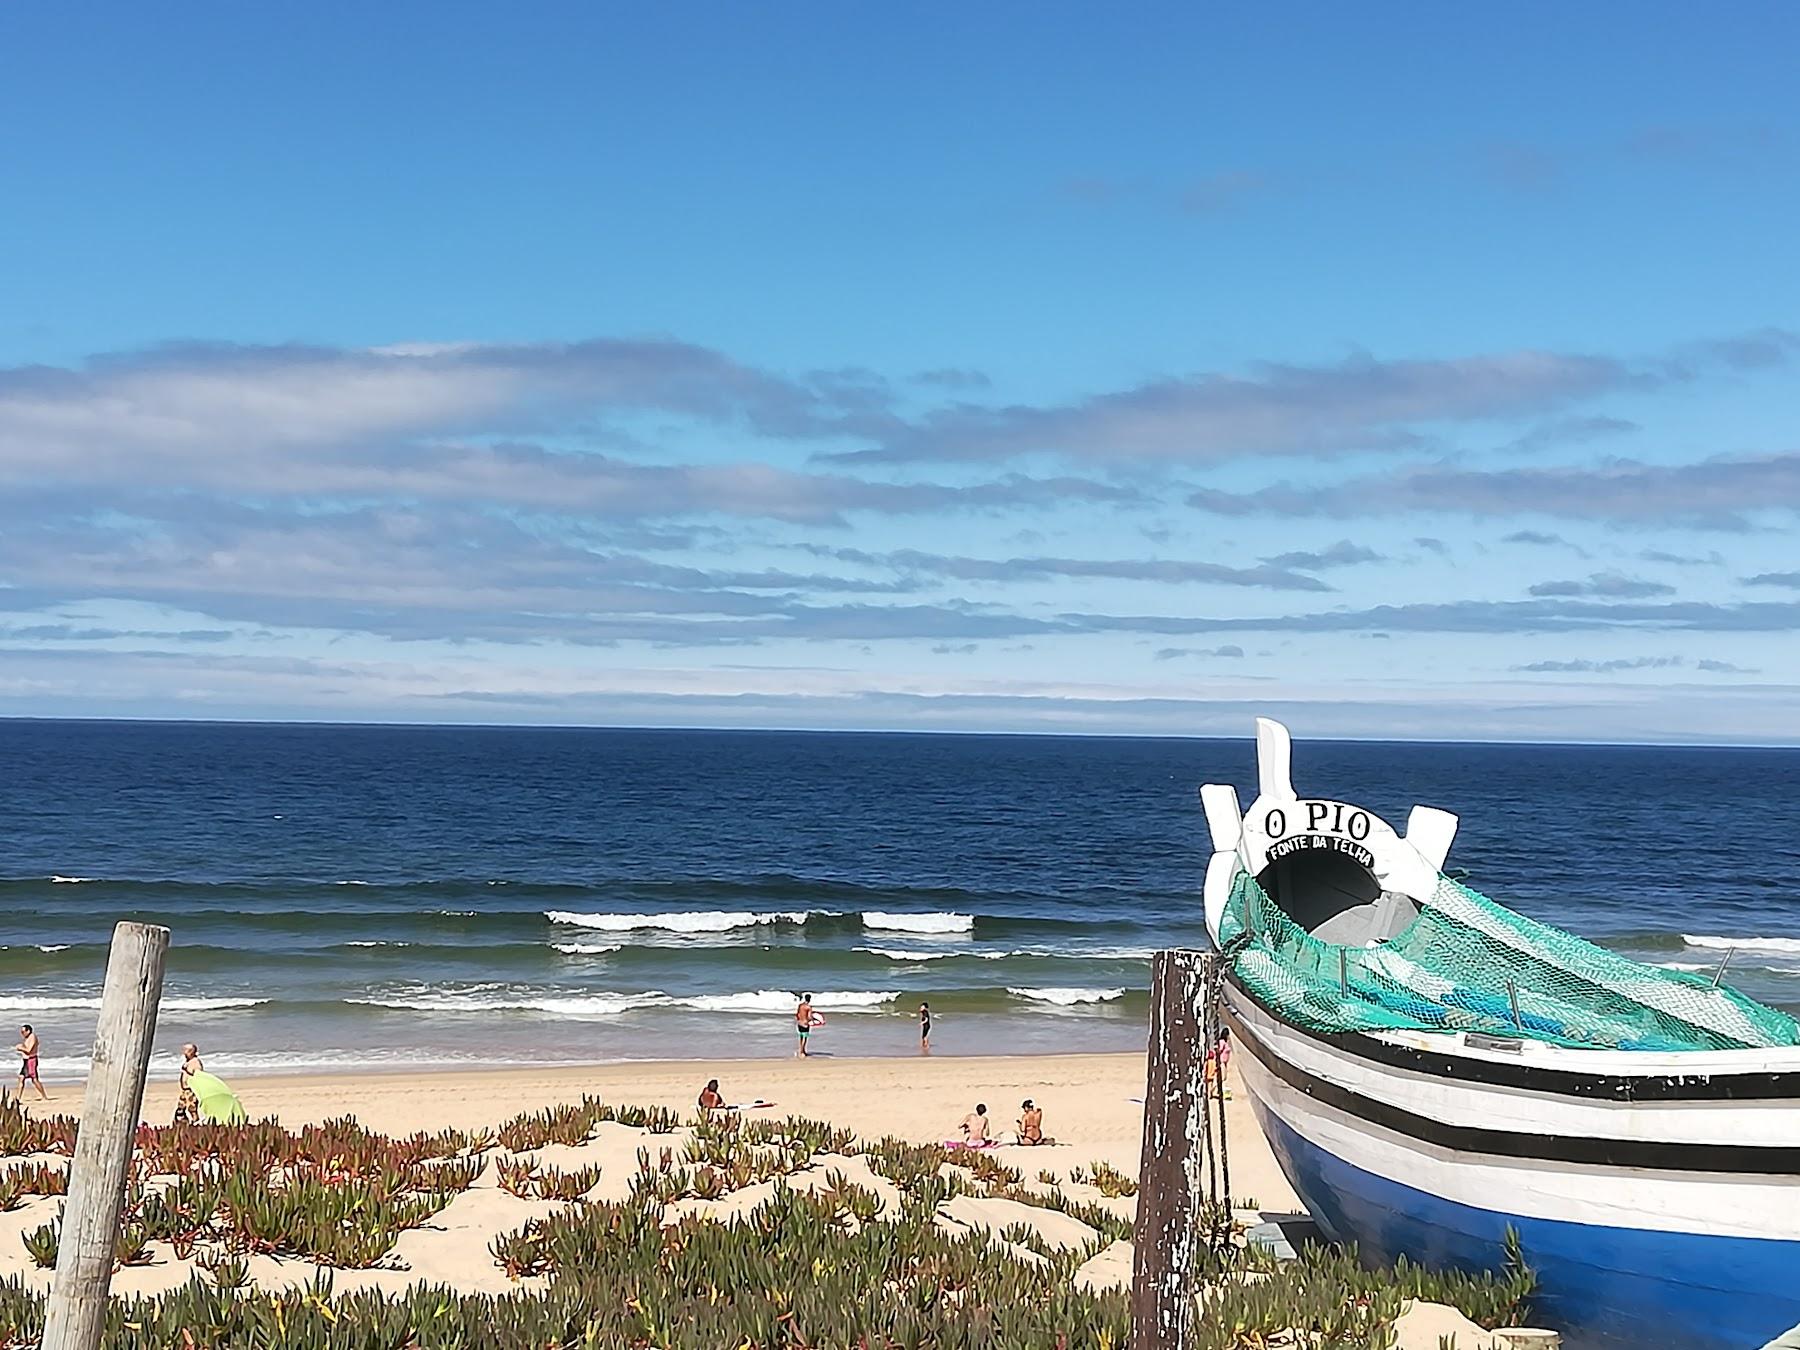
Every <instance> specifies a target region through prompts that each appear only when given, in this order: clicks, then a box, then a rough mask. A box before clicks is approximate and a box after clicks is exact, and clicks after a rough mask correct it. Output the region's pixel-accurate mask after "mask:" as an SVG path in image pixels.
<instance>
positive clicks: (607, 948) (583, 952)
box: [553, 942, 625, 956]
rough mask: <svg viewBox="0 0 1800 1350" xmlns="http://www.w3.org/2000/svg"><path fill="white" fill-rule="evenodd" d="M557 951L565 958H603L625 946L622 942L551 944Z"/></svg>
mask: <svg viewBox="0 0 1800 1350" xmlns="http://www.w3.org/2000/svg"><path fill="white" fill-rule="evenodd" d="M553 945H554V946H555V948H556V950H557V951H559V952H562V953H563V954H564V955H567V956H604V955H605V954H606V953H607V952H616V951H618V950H619V948H621V947H623V946H624V945H625V944H624V943H623V942H558V943H554V944H553Z"/></svg>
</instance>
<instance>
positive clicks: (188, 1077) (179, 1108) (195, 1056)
mask: <svg viewBox="0 0 1800 1350" xmlns="http://www.w3.org/2000/svg"><path fill="white" fill-rule="evenodd" d="M204 1072H206V1065H204V1064H203V1063H201V1062H200V1047H199V1046H197V1045H195V1044H194V1043H193V1042H192V1041H189V1042H188V1043H187V1044H186V1045H184V1046H182V1047H181V1096H180V1097H178V1098H177V1099H176V1101H175V1123H176V1124H177V1125H191V1124H194V1123H197V1122H198V1121H199V1119H200V1101H199V1099H198V1098H196V1097H195V1096H194V1082H193V1078H194V1075H195V1074H197V1073H204Z"/></svg>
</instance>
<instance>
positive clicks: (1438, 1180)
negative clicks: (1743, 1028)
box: [1228, 1004, 1800, 1350]
mask: <svg viewBox="0 0 1800 1350" xmlns="http://www.w3.org/2000/svg"><path fill="white" fill-rule="evenodd" d="M1234 1012H1235V1014H1236V1015H1233V1016H1229V1017H1228V1020H1229V1021H1231V1022H1232V1024H1233V1028H1234V1031H1235V1033H1236V1035H1237V1038H1238V1043H1239V1048H1240V1054H1239V1056H1238V1057H1237V1064H1238V1067H1239V1069H1240V1071H1241V1074H1242V1077H1243V1080H1244V1084H1245V1087H1246V1089H1247V1090H1248V1092H1249V1093H1250V1095H1251V1099H1252V1106H1253V1108H1254V1110H1255V1112H1256V1115H1257V1118H1258V1120H1259V1122H1260V1123H1261V1125H1262V1126H1263V1129H1264V1132H1265V1133H1266V1135H1267V1136H1268V1139H1269V1143H1270V1145H1271V1147H1272V1149H1273V1150H1274V1153H1275V1156H1276V1158H1277V1160H1278V1162H1279V1163H1280V1165H1281V1167H1282V1170H1283V1171H1284V1172H1285V1173H1286V1175H1287V1177H1288V1179H1289V1181H1290V1182H1291V1183H1292V1185H1293V1187H1294V1190H1295V1192H1296V1194H1298V1195H1299V1197H1300V1199H1301V1200H1302V1202H1303V1203H1304V1204H1305V1205H1306V1207H1307V1209H1308V1210H1309V1211H1310V1213H1311V1214H1312V1216H1313V1218H1314V1219H1315V1220H1316V1221H1317V1222H1318V1224H1319V1226H1320V1228H1321V1229H1322V1230H1323V1231H1324V1232H1325V1233H1326V1234H1327V1235H1328V1236H1329V1237H1331V1238H1332V1239H1333V1240H1336V1241H1339V1242H1355V1243H1357V1244H1358V1245H1359V1247H1360V1248H1361V1250H1362V1251H1363V1253H1364V1254H1365V1256H1367V1257H1368V1258H1370V1259H1373V1260H1379V1261H1382V1262H1392V1261H1394V1260H1396V1259H1397V1258H1399V1257H1400V1256H1402V1255H1404V1256H1406V1257H1408V1258H1410V1259H1412V1260H1413V1261H1416V1262H1418V1263H1420V1264H1423V1265H1426V1266H1432V1267H1438V1268H1446V1267H1449V1268H1457V1269H1463V1270H1471V1271H1476V1270H1495V1269H1498V1268H1499V1267H1500V1266H1501V1264H1502V1262H1503V1261H1504V1259H1505V1250H1506V1234H1507V1230H1508V1229H1509V1228H1510V1229H1512V1230H1513V1231H1515V1232H1516V1233H1517V1234H1518V1237H1519V1240H1520V1244H1521V1247H1522V1249H1523V1253H1524V1257H1525V1260H1526V1263H1527V1264H1528V1265H1529V1266H1530V1267H1531V1268H1532V1269H1533V1270H1534V1271H1535V1272H1536V1274H1537V1278H1538V1290H1537V1293H1536V1294H1535V1295H1534V1297H1533V1300H1532V1303H1533V1309H1534V1311H1533V1318H1534V1320H1536V1321H1538V1322H1541V1323H1542V1324H1545V1325H1549V1326H1553V1327H1557V1328H1558V1329H1560V1330H1562V1331H1563V1332H1564V1333H1565V1344H1567V1345H1568V1346H1569V1347H1571V1350H1626V1347H1666V1348H1667V1350H1757V1347H1760V1346H1762V1345H1763V1344H1764V1343H1765V1342H1767V1341H1769V1340H1771V1339H1773V1338H1774V1337H1776V1336H1778V1335H1780V1334H1781V1333H1782V1332H1784V1331H1785V1330H1787V1329H1788V1328H1790V1327H1792V1326H1794V1325H1795V1324H1796V1323H1800V1227H1797V1226H1796V1224H1797V1222H1800V1220H1797V1219H1796V1209H1797V1202H1800V1177H1794V1176H1756V1175H1743V1174H1740V1175H1707V1174H1700V1173H1696V1172H1693V1171H1691V1170H1684V1171H1658V1170H1654V1169H1640V1168H1624V1169H1621V1168H1616V1167H1604V1166H1598V1165H1594V1164H1588V1163H1582V1162H1578V1161H1568V1160H1554V1159H1543V1158H1534V1157H1531V1156H1529V1150H1526V1149H1513V1150H1510V1151H1508V1152H1505V1153H1487V1152H1476V1151H1466V1150H1459V1149H1457V1148H1453V1147H1446V1146H1445V1145H1444V1143H1443V1142H1442V1141H1441V1140H1433V1139H1430V1138H1426V1137H1418V1136H1415V1135H1413V1134H1408V1133H1407V1132H1406V1131H1405V1130H1402V1129H1395V1128H1392V1125H1393V1123H1394V1122H1393V1119H1392V1118H1391V1117H1389V1118H1387V1119H1386V1123H1376V1122H1374V1121H1371V1120H1369V1119H1366V1118H1364V1117H1363V1116H1361V1115H1359V1114H1358V1113H1357V1110H1356V1106H1355V1102H1356V1101H1358V1100H1370V1101H1373V1100H1375V1099H1376V1098H1382V1099H1385V1100H1386V1101H1387V1102H1390V1103H1391V1102H1392V1101H1395V1100H1406V1099H1408V1097H1409V1094H1411V1095H1413V1096H1415V1097H1416V1096H1417V1095H1418V1094H1419V1093H1420V1092H1421V1091H1422V1090H1423V1088H1422V1085H1421V1084H1419V1083H1417V1082H1411V1081H1408V1079H1409V1078H1412V1077H1414V1076H1412V1075H1405V1074H1399V1073H1396V1072H1394V1071H1392V1070H1391V1069H1388V1068H1386V1067H1384V1066H1381V1065H1379V1064H1370V1063H1367V1062H1364V1061H1360V1060H1357V1059H1356V1058H1355V1057H1353V1056H1349V1055H1341V1054H1340V1057H1339V1059H1340V1062H1338V1063H1336V1064H1335V1065H1333V1064H1331V1063H1330V1062H1321V1059H1320V1056H1321V1055H1322V1054H1324V1055H1329V1054H1331V1053H1332V1052H1333V1048H1332V1047H1330V1046H1322V1045H1321V1044H1320V1043H1319V1042H1314V1041H1308V1040H1306V1038H1304V1037H1300V1038H1299V1039H1298V1040H1296V1038H1295V1036H1294V1034H1293V1032H1292V1029H1291V1028H1283V1027H1281V1026H1279V1025H1278V1024H1276V1023H1274V1022H1273V1021H1272V1019H1271V1018H1270V1017H1269V1015H1268V1014H1267V1013H1266V1012H1265V1011H1264V1010H1261V1009H1248V1010H1246V1009H1245V1008H1244V1007H1243V1006H1242V1005H1241V1004H1240V1005H1239V1006H1238V1007H1237V1008H1235V1009H1234ZM1246 1012H1248V1014H1249V1015H1248V1016H1247V1015H1246ZM1297 1043H1305V1045H1306V1048H1307V1051H1308V1053H1309V1054H1310V1056H1311V1059H1312V1063H1311V1064H1310V1065H1309V1066H1308V1069H1307V1070H1306V1071H1299V1070H1297V1069H1296V1067H1295V1065H1294V1064H1293V1063H1292V1062H1291V1059H1297V1058H1301V1057H1302V1056H1300V1055H1297V1054H1292V1053H1291V1052H1292V1049H1293V1046H1294V1045H1295V1044H1297ZM1280 1050H1288V1051H1290V1058H1289V1059H1284V1058H1283V1057H1282V1056H1281V1054H1280V1053H1279V1052H1280ZM1328 1080H1336V1081H1335V1082H1330V1081H1328ZM1345 1084H1349V1085H1350V1086H1351V1087H1353V1088H1356V1089H1359V1090H1360V1092H1361V1093H1365V1094H1367V1096H1366V1097H1362V1096H1353V1095H1347V1094H1346V1093H1345V1092H1344V1090H1343V1088H1344V1085H1345ZM1461 1090H1464V1091H1468V1090H1470V1089H1468V1088H1467V1087H1466V1085H1464V1086H1463V1087H1462V1088H1461ZM1518 1102H1519V1094H1518V1093H1516V1092H1515V1093H1511V1094H1509V1100H1508V1101H1507V1103H1506V1105H1507V1106H1509V1107H1510V1108H1511V1109H1512V1111H1513V1112H1514V1113H1515V1114H1516V1112H1517V1108H1518ZM1499 1104H1500V1103H1499V1102H1498V1100H1497V1101H1496V1105H1499ZM1738 1105H1741V1103H1740V1104H1738ZM1545 1106H1546V1110H1547V1113H1549V1114H1554V1111H1555V1109H1556V1107H1557V1103H1555V1102H1551V1101H1546V1103H1545ZM1625 1109H1627V1110H1628V1109H1629V1108H1625ZM1370 1114H1377V1113H1376V1112H1373V1111H1371V1113H1370ZM1671 1123H1673V1122H1672V1121H1671ZM1625 1132H1626V1133H1629V1132H1630V1131H1629V1129H1627V1130H1626V1131H1625ZM1421 1133H1423V1132H1421ZM1564 1142H1565V1143H1566V1142H1567V1141H1566V1140H1565V1141H1564ZM1546 1151H1550V1150H1548V1149H1547V1150H1546ZM1727 1151H1728V1150H1727ZM1715 1207H1716V1210H1715ZM1708 1213H1712V1214H1713V1216H1714V1218H1715V1219H1716V1222H1711V1223H1707V1222H1705V1216H1706V1215H1707V1214H1708ZM1702 1224H1704V1226H1702Z"/></svg>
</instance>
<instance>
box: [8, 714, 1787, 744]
mask: <svg viewBox="0 0 1800 1350" xmlns="http://www.w3.org/2000/svg"><path fill="white" fill-rule="evenodd" d="M14 722H30V723H53V724H75V725H84V724H86V725H94V724H99V725H109V724H121V723H123V724H127V725H151V726H232V727H320V728H334V729H339V730H344V729H367V730H371V731H376V730H390V731H392V730H409V731H654V732H670V733H687V734H718V733H726V732H737V733H746V734H750V735H801V736H1006V737H1014V738H1019V739H1037V740H1089V741H1105V740H1115V741H1225V742H1233V743H1235V742H1240V741H1254V740H1255V730H1254V726H1252V727H1251V729H1249V730H1247V731H1246V732H1245V733H1244V734H1243V735H1241V736H1240V735H1232V734H1230V733H1225V732H1195V733H1191V734H1183V733H1180V732H1144V731H1138V732H1131V731H1016V730H993V731H977V730H970V729H967V728H961V727H905V728H900V727H793V726H729V725H726V726H714V725H706V726H671V725H667V724H656V723H634V722H431V721H388V720H380V719H375V720H357V719H343V718H318V717H148V716H143V717H137V716H129V715H122V716H56V715H50V714H28V713H18V714H15V713H5V714H0V725H5V724H8V723H14ZM1295 739H1297V740H1300V741H1302V742H1305V743H1309V744H1337V745H1504V746H1520V747H1538V748H1542V749H1559V748H1568V749H1607V748H1612V749H1643V750H1800V741H1704V740H1669V741H1654V740H1606V739H1595V740H1569V741H1556V740H1534V739H1520V740H1512V739H1507V738H1502V737H1491V736H1490V737H1474V738H1470V739H1467V740H1446V739H1443V738H1441V737H1431V736H1311V735H1307V736H1297V737H1296V738H1295Z"/></svg>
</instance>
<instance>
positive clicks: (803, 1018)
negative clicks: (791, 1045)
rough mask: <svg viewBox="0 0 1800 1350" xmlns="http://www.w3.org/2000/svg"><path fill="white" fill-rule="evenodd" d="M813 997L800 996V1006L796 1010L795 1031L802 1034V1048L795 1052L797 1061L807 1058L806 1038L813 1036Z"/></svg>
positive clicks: (809, 995) (808, 995) (807, 995)
mask: <svg viewBox="0 0 1800 1350" xmlns="http://www.w3.org/2000/svg"><path fill="white" fill-rule="evenodd" d="M812 1021H813V1010H812V995H811V994H802V995H800V1006H799V1007H798V1008H795V1009H794V1030H795V1031H797V1032H798V1033H799V1034H800V1047H799V1049H797V1050H795V1051H794V1058H795V1059H805V1058H806V1038H807V1037H808V1036H811V1035H812Z"/></svg>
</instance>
